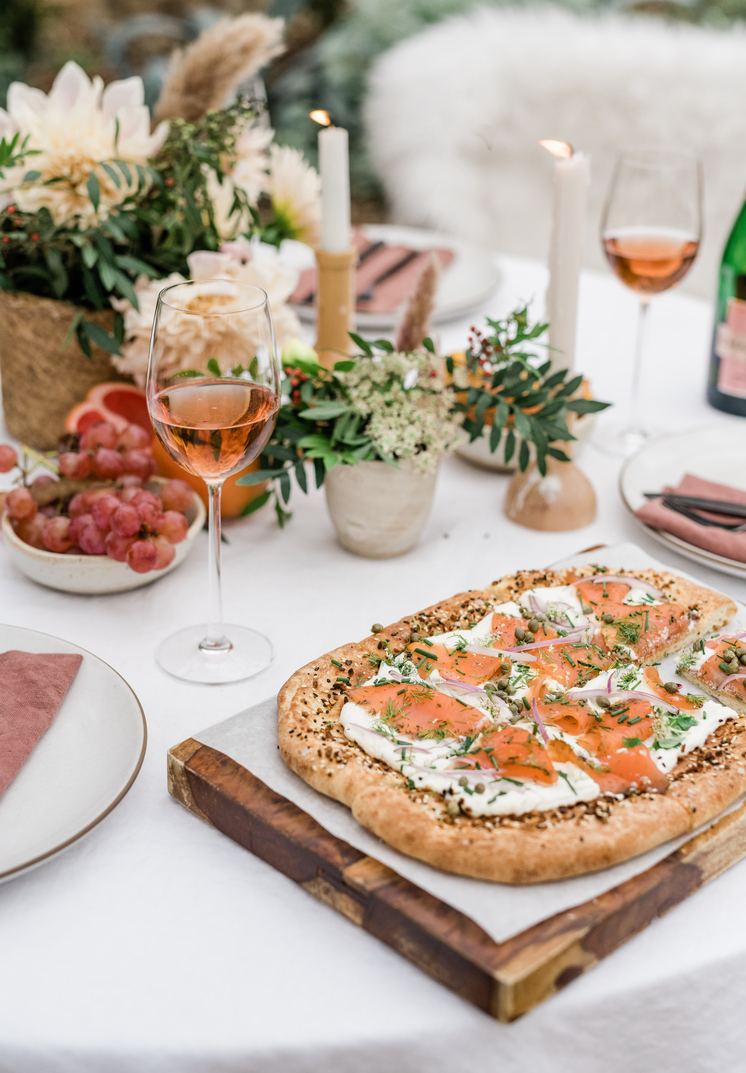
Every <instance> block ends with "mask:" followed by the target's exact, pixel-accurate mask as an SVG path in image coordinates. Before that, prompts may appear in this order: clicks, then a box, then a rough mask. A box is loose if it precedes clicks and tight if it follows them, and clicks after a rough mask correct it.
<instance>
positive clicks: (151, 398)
mask: <svg viewBox="0 0 746 1073" xmlns="http://www.w3.org/2000/svg"><path fill="white" fill-rule="evenodd" d="M281 382H282V368H281V363H280V359H279V356H278V354H277V348H276V346H275V338H274V329H273V326H272V317H271V314H270V311H269V302H268V300H267V295H266V294H265V293H264V291H262V290H260V289H259V288H258V287H253V286H251V285H250V284H247V283H239V282H236V281H234V280H224V279H219V280H193V281H190V282H187V283H176V284H174V285H173V286H171V287H166V288H165V289H164V290H162V291H161V293H160V295H159V296H158V305H157V308H156V313H155V319H154V321H153V332H152V336H151V341H150V357H149V360H148V377H147V399H148V410H149V412H150V417H151V419H152V422H153V427H154V428H155V431H156V434H157V436H158V438H159V440H160V441H161V443H162V444H163V446H164V447H165V449H166V450H167V451H168V453H169V454H170V455H171V457H172V458H173V459H174V460H175V461H176V462H178V463H179V464H180V465H181V466H183V467H184V468H185V469H186V470H188V471H189V472H190V473H193V474H196V476H198V477H202V479H203V480H204V481H205V482H206V484H207V487H208V491H209V507H210V513H209V559H208V594H209V595H208V621H207V624H206V625H199V626H187V627H186V628H184V629H181V630H179V631H178V632H177V633H174V634H172V635H171V636H170V637H168V638H166V640H165V641H164V642H163V644H162V645H161V648H160V649H159V652H158V656H157V659H158V663H159V664H160V665H161V667H163V669H164V670H166V671H168V672H169V673H170V674H173V675H174V676H175V677H177V678H183V679H185V680H186V681H189V682H205V683H221V682H238V681H241V680H242V679H244V678H249V677H251V675H254V674H257V673H258V672H259V671H261V670H264V668H265V667H267V666H268V665H269V664H270V662H271V660H272V646H271V644H270V642H269V641H268V640H267V638H266V637H264V636H263V635H262V634H260V633H258V632H257V631H256V630H251V629H249V628H248V627H246V626H238V625H231V626H224V625H223V614H222V593H221V581H220V550H221V547H220V545H221V533H220V496H221V490H222V485H223V481H224V480H225V479H226V478H227V477H231V476H233V475H234V474H236V473H239V472H240V471H241V470H242V469H245V468H246V466H247V465H248V464H249V463H250V462H252V461H253V460H254V459H255V458H256V457H257V456H258V455H259V453H260V452H261V451H262V449H263V448H264V446H265V444H266V443H267V441H268V440H269V437H270V435H271V432H272V429H273V427H274V423H275V419H276V417H277V411H278V409H279V406H280V395H281Z"/></svg>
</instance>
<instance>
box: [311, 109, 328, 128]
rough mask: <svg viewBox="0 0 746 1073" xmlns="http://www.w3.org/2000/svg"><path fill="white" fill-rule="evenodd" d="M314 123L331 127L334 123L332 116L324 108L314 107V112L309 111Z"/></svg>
mask: <svg viewBox="0 0 746 1073" xmlns="http://www.w3.org/2000/svg"><path fill="white" fill-rule="evenodd" d="M308 114H309V116H310V117H311V119H312V120H313V121H314V123H318V124H319V126H321V127H330V126H331V123H332V117H331V116H330V115H329V113H328V112H326V111H325V110H324V109H323V108H314V110H313V111H312V112H309V113H308Z"/></svg>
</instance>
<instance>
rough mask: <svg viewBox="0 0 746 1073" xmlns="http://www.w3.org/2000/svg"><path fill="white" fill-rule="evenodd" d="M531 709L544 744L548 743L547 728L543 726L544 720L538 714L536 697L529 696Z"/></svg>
mask: <svg viewBox="0 0 746 1073" xmlns="http://www.w3.org/2000/svg"><path fill="white" fill-rule="evenodd" d="M531 711H532V712H533V713H534V719H535V720H536V725H537V726H538V728H539V731H540V733H541V736H542V738H543V739H544V744H545V745H549V735H548V734H547V728H546V727H545V726H544V720H543V719H542V718H541V716H540V715H539V709H538V708H537V707H536V697H532V698H531Z"/></svg>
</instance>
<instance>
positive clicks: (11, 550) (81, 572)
mask: <svg viewBox="0 0 746 1073" xmlns="http://www.w3.org/2000/svg"><path fill="white" fill-rule="evenodd" d="M163 483H164V479H163V478H162V477H154V478H153V479H152V480H151V481H148V485H147V486H148V487H150V488H151V489H152V490H153V491H154V492H156V491H158V487H159V486H160V485H162V484H163ZM185 513H186V516H187V521H188V522H189V529H188V530H187V535H186V537H185V538H184V539H183V540H182V542H181V544H177V545H176V555H175V556H174V559H173V562H171V563H170V564H169V565H168V566H167V567H166V568H165V569H164V570H151V571H150V572H149V573H147V574H138V573H136V572H135V571H134V570H130V568H129V567H128V566H127V564H126V563H118V562H117V561H116V559H110V558H109V556H108V555H62V554H60V553H59V552H54V551H47V550H46V548H32V547H31V545H30V544H25V543H24V542H23V541H22V540H21V539H20V538H19V537H17V536H16V534H15V532H14V530H13V526H12V525H11V524H10V518H9V517H8V515H7V514H5V513H4V514H3V520H2V531H3V536H4V537H5V548H6V550H7V552H8V555H9V556H10V558H11V561H12V562H13V564H14V565H15V566H17V567H18V569H19V570H21V571H22V572H23V573H24V574H25V575H26V577H30V578H31V580H32V581H37V582H38V583H39V584H40V585H46V586H47V587H48V588H50V589H59V590H60V591H61V592H77V593H82V594H84V595H90V596H93V595H96V594H103V593H108V592H126V591H127V590H128V589H139V588H140V587H141V586H142V585H150V584H151V583H152V582H153V581H157V580H158V578H159V577H163V576H164V575H165V574H169V573H170V572H171V571H172V570H175V569H176V567H177V566H178V565H179V563H182V562H183V561H184V559H186V557H187V555H188V554H189V551H190V549H191V547H192V545H193V543H194V541H195V538H196V536H197V533H199V531H200V529H201V528H202V526H203V525H204V524H205V516H206V512H205V506H204V503H203V502H202V500H201V499H200V497H199V496H198V495H197V493H196V492H195V494H194V498H193V501H192V505H191V507H190V508H189V510H187V511H186V512H185Z"/></svg>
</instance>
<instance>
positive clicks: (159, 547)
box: [153, 536, 176, 570]
mask: <svg viewBox="0 0 746 1073" xmlns="http://www.w3.org/2000/svg"><path fill="white" fill-rule="evenodd" d="M153 544H154V545H155V550H156V551H157V553H158V558H157V559H156V561H155V566H154V567H153V569H154V570H164V569H165V568H166V567H167V566H169V565H170V564H171V563H172V562H173V561H174V556H175V555H176V548H175V547H174V546H173V544H172V543H171V541H170V540H168V539H167V538H166V537H165V536H157V537H153Z"/></svg>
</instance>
